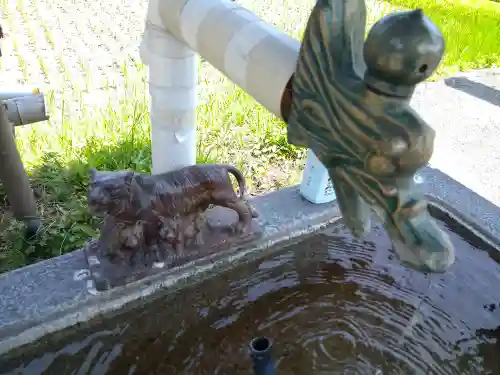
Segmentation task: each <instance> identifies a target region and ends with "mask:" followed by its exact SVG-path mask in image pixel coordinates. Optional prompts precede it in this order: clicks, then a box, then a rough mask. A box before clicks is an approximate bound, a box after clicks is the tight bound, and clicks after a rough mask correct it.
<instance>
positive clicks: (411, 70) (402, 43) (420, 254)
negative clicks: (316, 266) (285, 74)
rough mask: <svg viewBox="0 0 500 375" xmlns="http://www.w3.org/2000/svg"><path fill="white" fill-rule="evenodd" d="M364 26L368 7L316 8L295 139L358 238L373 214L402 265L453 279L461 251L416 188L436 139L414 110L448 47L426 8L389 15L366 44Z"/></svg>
mask: <svg viewBox="0 0 500 375" xmlns="http://www.w3.org/2000/svg"><path fill="white" fill-rule="evenodd" d="M365 23H366V7H365V3H364V1H363V0H343V1H342V0H319V1H318V2H317V3H316V5H315V7H314V9H313V11H312V13H311V16H310V19H309V21H308V24H307V28H306V31H305V34H304V39H303V42H302V46H301V49H300V55H299V59H298V62H297V69H296V72H295V75H294V78H293V81H292V90H293V91H292V93H293V94H292V97H293V99H292V104H291V110H290V114H289V118H288V140H289V142H290V143H292V144H294V145H297V146H302V147H308V148H310V149H311V150H313V151H314V153H315V154H316V156H317V157H318V158H319V159H320V160H321V162H322V163H323V164H324V165H325V167H326V168H327V169H328V173H329V175H330V178H331V180H332V181H333V185H334V188H335V193H336V196H337V200H338V203H339V206H340V209H341V211H342V214H343V219H344V221H345V223H346V225H347V226H348V227H349V228H350V229H351V231H352V232H353V233H354V234H355V235H358V236H362V235H364V234H365V233H367V231H369V230H370V228H371V224H370V216H371V211H374V212H375V213H376V214H377V216H378V217H379V218H380V219H381V221H382V222H383V224H384V227H385V228H386V230H387V232H388V234H389V235H390V237H391V239H392V240H393V243H394V244H395V248H396V251H397V252H398V254H399V255H400V257H401V258H402V260H404V261H407V262H409V263H411V264H412V265H413V266H415V267H419V268H421V269H423V270H428V271H444V270H446V269H447V268H448V267H449V266H450V265H451V264H452V263H453V261H454V251H453V247H452V245H451V242H450V240H449V238H448V236H447V234H446V233H445V232H443V231H442V230H441V229H440V228H439V227H438V226H437V224H436V222H435V221H434V219H433V218H432V217H431V216H430V215H429V213H428V210H427V204H426V201H425V199H424V197H423V196H422V195H420V194H419V192H418V191H417V189H416V188H415V184H414V176H415V173H416V172H417V171H418V170H419V169H420V168H421V167H423V166H424V165H426V164H427V163H428V161H429V159H430V157H431V155H432V152H433V147H434V138H435V133H434V131H433V129H432V128H431V127H430V126H429V125H428V124H427V123H425V121H424V120H423V119H422V118H421V117H420V116H419V115H418V114H417V113H416V112H415V111H414V110H413V109H412V108H411V107H410V105H409V100H410V98H411V96H412V94H413V91H414V89H415V85H416V84H418V83H419V82H422V81H424V80H425V79H427V78H428V77H429V76H430V75H431V74H432V73H433V72H434V71H435V70H436V68H437V67H438V65H439V63H440V61H441V59H442V56H443V53H444V47H445V44H444V39H443V36H442V34H441V33H440V31H439V29H438V28H437V27H436V26H435V25H434V24H433V23H432V22H431V21H430V20H429V19H428V18H427V17H426V16H425V15H424V14H423V12H422V11H421V10H414V11H406V12H398V13H393V14H391V15H388V16H386V17H384V18H383V19H381V20H380V21H378V22H377V23H376V24H375V25H374V26H373V27H372V29H371V30H370V32H369V34H368V36H367V38H366V40H365Z"/></svg>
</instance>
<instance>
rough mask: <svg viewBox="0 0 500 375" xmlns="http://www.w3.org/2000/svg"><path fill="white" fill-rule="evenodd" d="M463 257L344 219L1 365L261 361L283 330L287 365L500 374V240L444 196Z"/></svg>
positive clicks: (435, 210) (218, 369)
mask: <svg viewBox="0 0 500 375" xmlns="http://www.w3.org/2000/svg"><path fill="white" fill-rule="evenodd" d="M431 213H432V214H433V216H434V217H436V218H437V219H438V220H439V222H440V224H441V225H442V226H443V227H445V228H446V229H447V230H448V231H450V232H451V233H450V234H451V237H452V241H453V242H454V244H455V246H456V249H457V257H456V258H457V259H456V262H455V264H454V265H453V266H452V267H451V269H450V270H449V271H448V272H446V273H445V274H430V275H425V274H422V273H419V272H417V271H412V270H409V269H407V268H405V267H403V266H401V265H400V263H399V262H398V260H397V259H396V257H395V256H394V254H393V252H392V250H391V246H390V242H389V240H388V238H387V236H386V234H385V233H384V232H383V231H382V230H381V229H380V228H379V227H376V226H375V227H374V228H373V231H372V233H371V235H370V236H369V237H368V238H366V239H365V240H363V241H358V240H355V239H353V238H352V236H351V235H350V234H349V232H348V231H347V230H346V229H345V227H344V226H343V224H342V222H341V220H339V221H337V222H336V223H335V224H333V225H331V226H329V227H327V228H326V229H324V230H322V231H321V232H319V233H315V234H314V235H312V236H309V237H307V238H303V239H301V240H300V241H298V242H296V243H293V244H289V245H288V246H286V247H284V248H283V249H282V250H279V251H277V252H274V253H272V254H270V255H268V256H267V257H265V258H262V259H260V260H258V261H255V262H252V263H248V264H245V265H243V266H238V267H236V268H234V269H232V270H230V271H227V272H226V273H224V274H221V275H219V276H216V277H213V278H211V279H209V280H205V281H204V282H203V283H200V284H197V285H193V286H188V287H186V288H185V289H183V290H181V291H179V292H177V293H175V294H173V295H165V296H159V298H156V299H155V300H154V301H152V302H148V303H145V302H143V303H141V302H140V301H139V303H136V304H135V305H134V306H133V307H129V308H128V309H127V310H126V311H122V312H121V313H119V314H117V315H116V314H115V315H114V316H109V317H103V318H100V319H94V320H92V321H89V322H88V323H86V324H84V325H81V326H80V327H72V328H71V329H69V330H65V331H61V332H59V333H56V334H52V335H50V336H46V337H44V338H43V339H41V340H39V341H38V342H37V343H36V344H30V345H29V346H28V347H25V348H20V349H17V350H15V351H13V352H11V353H10V354H7V355H6V356H4V357H3V359H2V361H1V362H0V374H2V375H4V374H5V375H6V374H12V375H13V374H26V375H35V374H57V375H66V374H68V375H70V374H72V375H83V374H92V375H97V374H103V375H104V374H107V375H126V374H130V375H131V374H144V375H149V374H151V375H153V374H161V375H166V374H168V375H177V374H179V375H180V374H221V375H225V374H228V375H239V374H246V375H248V374H251V363H250V360H249V358H248V356H247V344H248V342H249V341H250V340H251V339H252V338H253V337H255V336H267V337H270V338H271V339H272V341H273V342H274V353H275V358H276V360H277V373H278V374H287V375H305V374H311V375H320V374H372V375H374V374H499V373H500V355H499V354H498V353H499V350H500V343H497V342H498V337H499V336H500V308H499V303H500V288H498V285H500V265H499V264H498V261H499V260H500V253H498V250H497V248H498V246H497V245H495V243H494V241H493V240H491V239H488V238H487V237H486V236H485V235H483V234H481V233H480V232H478V231H476V230H472V229H471V228H469V227H466V226H463V225H461V224H460V222H459V221H458V220H456V217H454V216H451V215H449V214H448V213H446V212H445V211H443V210H442V209H441V208H439V207H438V206H436V205H432V206H431Z"/></svg>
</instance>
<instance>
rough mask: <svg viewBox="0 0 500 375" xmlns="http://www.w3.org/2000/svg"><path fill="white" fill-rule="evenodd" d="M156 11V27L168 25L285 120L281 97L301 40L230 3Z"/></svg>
mask: <svg viewBox="0 0 500 375" xmlns="http://www.w3.org/2000/svg"><path fill="white" fill-rule="evenodd" d="M155 4H156V5H155ZM154 10H156V11H154ZM150 11H151V12H150V13H149V14H148V16H149V19H148V20H149V21H150V22H151V23H153V24H155V25H157V26H160V27H165V28H166V29H167V30H168V31H170V32H171V33H172V34H173V35H175V36H176V37H177V38H178V39H180V40H182V41H184V42H185V43H186V44H187V45H189V47H191V48H192V49H193V50H195V51H196V52H198V53H199V54H200V55H202V56H203V57H204V58H205V59H206V60H207V61H209V62H210V63H211V64H212V65H213V66H215V67H216V68H217V69H219V70H220V71H222V72H223V73H224V74H225V75H226V76H227V77H228V78H229V79H231V80H232V81H233V82H234V83H236V84H237V85H239V86H240V87H241V88H242V89H243V90H245V91H246V92H248V93H249V94H250V95H251V96H252V97H254V98H255V100H257V101H258V102H260V103H261V104H262V105H264V107H266V108H267V109H268V110H269V111H271V112H272V113H274V114H275V115H277V116H281V111H280V105H281V96H282V94H283V90H284V88H285V86H286V84H287V82H288V80H289V79H290V76H291V75H292V73H293V72H294V71H295V65H296V62H297V56H298V52H299V48H300V42H299V41H297V40H295V39H293V38H292V37H290V36H288V35H286V34H284V33H282V32H280V31H278V30H277V29H276V28H274V27H272V26H270V25H269V24H267V23H266V22H264V21H263V20H262V19H260V18H259V17H257V16H256V15H255V14H254V13H252V12H251V11H249V10H247V9H245V8H243V7H241V6H240V5H238V4H236V3H233V2H231V1H228V0H151V1H150ZM153 13H154V14H153Z"/></svg>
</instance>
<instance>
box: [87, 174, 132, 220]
mask: <svg viewBox="0 0 500 375" xmlns="http://www.w3.org/2000/svg"><path fill="white" fill-rule="evenodd" d="M133 176H134V172H130V171H118V172H111V171H97V170H95V169H92V170H91V178H90V186H89V191H88V201H89V207H90V210H91V211H92V212H94V213H96V214H104V213H107V214H111V215H112V214H114V213H117V211H118V210H119V209H120V208H121V207H123V206H124V205H126V204H127V203H128V202H129V201H130V198H131V183H132V178H133Z"/></svg>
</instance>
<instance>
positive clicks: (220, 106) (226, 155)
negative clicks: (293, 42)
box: [0, 0, 500, 271]
mask: <svg viewBox="0 0 500 375" xmlns="http://www.w3.org/2000/svg"><path fill="white" fill-rule="evenodd" d="M61 1H62V0H61ZM428 1H429V0H420V1H417V0H391V4H388V3H384V2H376V3H375V2H371V3H369V4H368V8H369V24H372V23H373V22H374V21H375V20H376V19H378V18H380V17H381V16H382V15H384V14H387V13H388V12H390V11H391V10H394V9H395V7H398V8H400V9H401V8H404V7H408V8H414V7H422V8H423V9H424V10H425V12H426V13H427V14H428V15H429V16H430V17H431V18H432V19H433V20H434V21H435V22H436V23H438V25H439V26H440V27H441V28H442V29H443V32H444V33H445V36H446V39H447V43H448V52H447V55H446V58H445V60H444V63H443V68H442V70H441V73H443V72H445V71H448V70H453V69H465V68H475V67H484V66H493V65H495V64H497V62H498V58H499V53H500V50H499V49H498V48H497V47H496V48H497V50H496V51H495V46H496V45H498V43H497V41H498V40H500V35H499V33H500V27H499V23H498V19H500V13H499V12H498V11H497V9H496V8H491V9H490V8H488V9H487V10H483V8H482V6H481V7H479V6H466V5H462V3H457V2H454V4H456V5H453V3H451V2H436V1H434V2H432V1H429V2H428ZM313 3H314V2H313V1H312V0H311V1H309V2H308V3H306V4H304V2H303V1H302V0H289V1H287V3H286V5H284V4H283V2H280V1H276V0H259V1H258V4H255V2H250V1H248V4H246V3H245V6H247V7H248V8H250V9H252V10H253V11H254V12H256V13H257V14H258V15H259V16H261V17H262V18H264V19H265V20H266V21H267V22H270V23H272V24H274V25H276V27H278V28H279V29H281V30H284V31H286V32H288V33H290V34H291V35H293V36H294V37H296V38H300V36H301V34H302V32H303V28H304V26H305V22H306V21H307V17H308V14H309V12H310V9H311V7H312V5H313ZM2 4H3V8H4V9H5V13H4V14H5V19H6V24H5V25H3V26H4V27H6V28H11V29H12V30H13V31H12V33H11V34H14V33H15V32H16V30H17V29H16V27H18V26H16V25H18V23H19V22H20V23H21V24H22V26H23V27H24V29H25V30H24V31H25V32H23V33H22V35H24V36H25V37H26V36H27V37H28V38H30V39H33V40H30V41H29V43H31V45H35V44H36V43H38V45H41V44H40V43H43V44H44V45H45V46H46V48H54V56H53V58H52V59H51V60H50V61H48V60H47V58H46V57H43V56H42V55H36V56H31V57H32V58H30V59H29V61H30V64H31V65H30V64H28V63H27V61H28V59H27V58H26V57H25V55H27V54H28V50H27V49H25V46H24V45H23V44H22V42H21V41H19V42H18V41H17V40H16V45H15V46H10V47H9V46H8V44H9V43H12V41H9V40H7V41H6V42H5V43H4V45H5V44H7V46H6V48H4V54H6V53H7V52H6V51H9V52H8V53H11V54H13V55H15V60H16V61H17V62H18V66H19V69H20V70H21V73H22V74H21V75H22V77H23V79H25V81H26V83H29V77H30V75H29V73H30V72H31V71H33V70H38V71H40V72H41V74H43V75H44V76H45V77H46V78H47V81H48V82H50V85H48V88H50V87H52V88H54V87H64V90H63V91H64V93H63V94H62V95H60V94H58V93H57V92H56V93H54V92H50V91H48V90H47V89H45V93H46V95H47V99H48V100H47V101H48V107H49V111H50V115H51V120H50V121H49V122H48V123H42V124H34V125H31V126H28V127H25V128H21V129H18V130H17V131H16V134H17V142H18V145H19V149H20V152H21V155H22V157H23V161H24V163H25V166H26V168H27V169H28V172H29V175H30V178H31V183H32V186H33V188H34V190H35V194H36V197H37V200H38V203H39V211H40V213H41V215H42V217H43V221H44V229H43V231H42V233H41V234H40V236H39V238H38V240H37V241H33V242H26V241H25V240H24V239H23V238H22V228H23V227H22V224H21V223H18V222H16V221H15V220H14V219H13V218H12V216H11V214H10V211H9V207H8V203H7V201H6V198H5V196H4V194H2V193H1V192H0V271H2V270H8V269H13V268H16V267H19V266H22V265H25V264H29V263H33V262H36V261H38V260H41V259H45V258H49V257H52V256H57V255H60V254H63V253H65V252H68V251H71V250H73V249H75V248H78V247H80V246H82V245H83V243H84V242H85V241H86V240H87V239H88V238H89V237H91V236H96V235H97V231H98V228H99V219H98V218H95V217H92V216H91V215H90V214H89V213H88V209H87V202H86V190H87V182H88V170H89V168H90V167H96V168H98V169H107V170H116V169H128V168H130V169H134V170H137V171H141V172H150V166H151V146H150V124H149V116H148V95H147V90H146V84H145V69H144V67H143V66H142V64H140V63H139V62H137V61H134V60H133V59H132V58H128V59H126V60H125V61H123V63H122V65H121V66H120V67H114V68H110V69H116V70H119V73H120V75H121V76H122V78H123V79H124V84H122V85H121V86H120V87H119V89H118V90H114V89H113V88H112V86H113V84H112V83H108V82H107V83H106V85H105V88H104V92H102V91H101V92H100V93H96V94H95V95H101V96H102V99H103V100H104V101H106V100H108V98H109V97H113V99H109V105H108V106H107V107H106V106H104V107H102V106H101V108H100V109H95V107H90V106H87V105H85V104H84V103H82V95H83V93H85V92H87V91H89V90H90V89H89V87H90V86H91V84H92V81H91V74H90V70H91V64H89V62H88V61H87V60H85V59H86V56H84V55H83V54H82V55H81V56H79V57H78V63H77V65H78V66H79V69H80V70H81V71H82V72H83V75H82V76H83V77H84V78H83V79H81V80H80V81H79V83H76V82H77V79H76V78H82V77H76V78H75V77H72V74H73V73H72V71H71V69H69V68H68V66H67V65H65V64H66V62H65V60H64V59H63V57H62V55H58V53H57V43H58V40H57V38H55V37H54V35H53V28H52V26H51V25H49V24H48V23H47V22H48V21H46V19H44V18H43V17H42V16H41V15H40V14H42V13H40V14H39V12H38V10H37V9H35V10H34V12H32V11H28V9H27V8H28V7H36V2H35V1H32V2H29V1H27V0H25V2H24V3H23V2H21V1H18V2H17V6H14V7H12V6H11V7H10V8H9V6H8V4H7V2H6V1H5V0H2ZM482 4H483V3H482ZM28 14H29V15H30V17H32V18H29V17H28ZM37 14H38V16H37V17H35V16H36V15H37ZM34 15H35V16H34ZM42 15H43V14H42ZM16 22H17V23H16ZM96 22H99V21H98V20H97V21H96ZM23 23H24V24H23ZM31 23H37V24H34V25H32V24H31ZM40 28H41V29H42V30H43V33H38V35H37V33H35V32H34V31H35V30H39V29H40ZM19 33H20V34H19V35H21V31H19ZM41 34H43V35H41ZM68 34H69V33H68ZM35 36H37V37H38V40H37V41H36V43H35V40H34V39H35ZM41 39H44V41H43V40H42V41H41ZM29 43H25V44H29ZM34 65H37V66H34ZM54 66H56V67H58V68H57V70H56V73H54V69H53V68H54ZM3 67H5V63H4V64H3V65H2V69H3ZM73 68H74V67H73ZM200 70H201V71H200V106H199V111H198V161H199V162H206V161H211V162H212V161H217V162H230V163H233V164H235V165H236V166H238V167H239V168H241V169H242V171H243V172H244V173H245V175H246V176H247V179H248V183H249V188H250V192H251V193H252V194H260V193H263V192H266V191H270V190H274V189H279V188H280V187H283V186H289V185H291V184H294V183H297V182H298V181H299V179H300V172H301V167H302V165H303V161H304V155H305V153H304V150H299V149H296V148H295V147H293V146H290V145H288V143H287V142H286V128H285V127H284V126H283V123H282V122H281V121H280V120H279V119H277V118H275V117H274V116H273V115H271V114H269V113H268V112H267V111H266V110H265V109H264V108H263V107H262V106H260V105H259V104H257V103H256V102H255V101H254V100H253V99H252V98H251V97H249V96H248V95H247V94H246V93H244V92H243V91H242V90H241V89H239V88H237V87H235V86H234V85H233V84H232V83H231V82H229V81H228V80H227V79H225V78H224V77H222V75H221V74H220V73H218V72H217V71H215V70H214V69H213V68H212V67H210V66H209V65H208V64H207V63H202V64H201V69H200ZM51 74H52V75H51ZM117 92H119V95H118V96H119V97H118V98H116V95H117ZM103 94H104V95H103ZM93 95H94V94H92V96H90V95H88V94H87V97H91V98H93ZM97 101H99V100H97ZM75 103H76V107H78V108H77V109H76V111H75V110H74V108H73V110H70V109H68V108H70V107H71V108H72V107H75ZM78 103H81V105H78ZM165 157H168V154H167V153H166V155H165Z"/></svg>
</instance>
